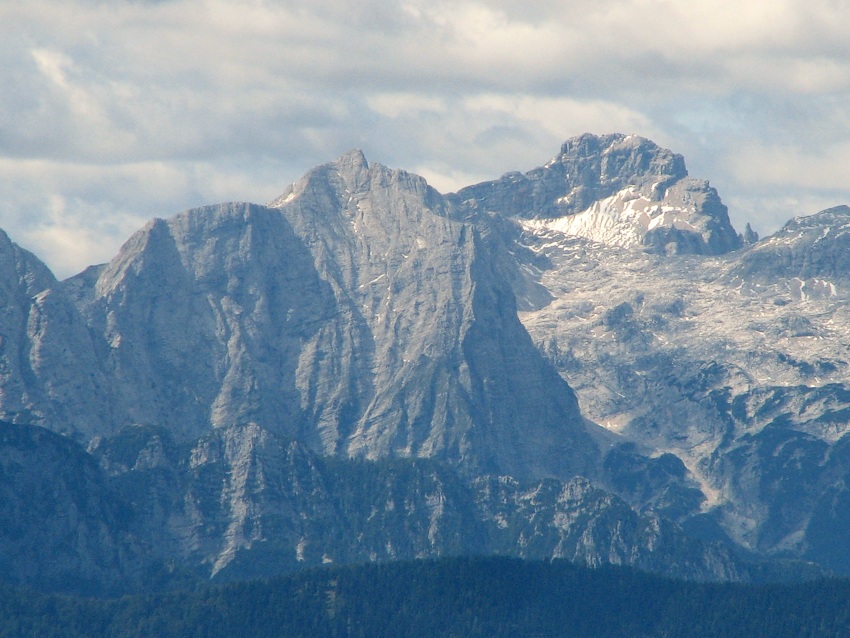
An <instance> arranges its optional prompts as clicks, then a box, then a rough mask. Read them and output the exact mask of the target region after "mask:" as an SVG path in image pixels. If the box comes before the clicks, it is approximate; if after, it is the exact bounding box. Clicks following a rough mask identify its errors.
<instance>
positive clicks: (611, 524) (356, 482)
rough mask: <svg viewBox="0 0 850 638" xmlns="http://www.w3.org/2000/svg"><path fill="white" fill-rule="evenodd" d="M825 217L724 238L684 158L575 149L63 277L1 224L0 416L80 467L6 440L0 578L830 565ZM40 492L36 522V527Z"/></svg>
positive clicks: (839, 562) (831, 340) (837, 495)
mask: <svg viewBox="0 0 850 638" xmlns="http://www.w3.org/2000/svg"><path fill="white" fill-rule="evenodd" d="M847 221H850V209H847V207H838V208H835V209H831V210H829V211H824V212H823V213H820V214H818V215H815V216H812V217H809V218H797V219H795V220H794V221H792V222H789V224H788V225H786V226H785V227H784V228H783V229H782V230H780V231H779V233H777V234H776V235H774V236H772V237H768V238H766V239H763V240H762V241H759V242H757V243H754V244H753V243H752V242H754V241H755V240H756V239H757V235H755V233H753V232H752V231H751V229H750V231H748V232H747V233H746V237H742V236H739V235H738V233H737V232H735V230H734V229H733V228H732V226H731V224H730V222H729V217H728V214H727V211H726V207H725V206H724V205H723V204H722V203H721V201H720V199H719V197H718V195H717V192H716V191H715V190H714V189H713V188H712V187H710V186H709V184H708V182H705V181H703V180H697V179H693V178H690V177H688V175H687V171H686V169H685V164H684V160H683V158H682V157H681V156H680V155H676V154H674V153H672V152H670V151H667V150H665V149H661V148H659V147H658V146H656V145H655V144H653V143H652V142H650V141H648V140H645V139H642V138H639V137H636V136H623V135H609V136H603V137H596V136H592V135H584V136H581V137H579V138H575V139H572V140H568V141H567V142H565V143H564V145H563V146H562V148H561V151H560V153H559V154H558V155H557V156H556V157H555V158H554V159H552V160H551V161H550V162H548V163H547V164H546V165H544V166H543V167H541V168H537V169H534V170H532V171H529V172H527V173H524V174H521V173H509V174H507V175H505V176H503V177H502V178H500V179H498V180H495V181H492V182H485V183H483V184H478V185H475V186H470V187H468V188H465V189H463V190H461V191H459V192H458V193H455V194H450V195H442V194H440V193H438V192H437V191H435V190H434V189H433V188H431V187H429V186H428V185H427V183H426V182H425V180H423V179H422V178H420V177H417V176H415V175H411V174H409V173H406V172H404V171H398V170H392V169H388V168H386V167H384V166H381V165H380V164H375V163H373V164H369V163H368V162H367V161H366V159H365V158H364V157H363V154H362V153H360V152H359V151H352V152H349V153H347V154H345V155H344V156H342V157H341V158H339V159H338V160H337V161H335V162H331V163H328V164H325V165H323V166H319V167H317V168H315V169H313V170H311V171H310V172H308V173H307V174H306V175H305V176H304V177H303V178H302V179H301V180H299V181H298V182H296V183H295V184H293V185H291V186H290V187H289V188H287V189H286V190H285V191H284V192H283V194H282V195H281V196H280V197H279V198H277V199H276V200H274V201H273V202H271V203H269V204H268V205H267V206H260V205H256V204H247V203H231V204H221V205H217V206H210V207H206V208H200V209H195V210H191V211H186V212H183V213H180V214H178V215H176V216H174V217H171V218H169V219H166V220H163V219H155V220H152V221H151V222H150V223H149V224H147V225H146V226H145V227H144V228H143V229H141V230H139V231H138V232H137V233H136V234H134V235H133V236H132V237H131V238H130V239H129V240H128V241H127V243H126V244H125V245H124V246H123V247H122V249H121V251H120V252H119V254H118V255H117V256H116V257H115V258H114V259H113V260H112V261H111V262H110V263H108V264H103V265H99V266H92V267H91V268H89V269H87V270H86V271H84V272H83V273H80V274H79V275H77V276H75V277H72V278H70V279H68V280H66V281H63V282H58V281H56V279H55V278H54V277H53V276H52V275H51V273H50V272H49V270H48V269H47V268H46V267H45V266H44V265H43V264H41V262H39V261H38V259H37V258H36V257H34V256H32V255H31V254H29V253H27V252H26V251H23V250H21V249H20V248H19V247H17V246H16V245H15V244H13V243H12V242H11V241H10V240H9V239H8V238H7V237H6V236H5V235H2V236H0V271H2V275H3V284H2V285H0V301H2V304H3V305H2V309H3V312H2V315H0V417H2V418H3V419H6V420H7V421H10V422H15V423H18V424H27V425H30V426H43V427H46V428H48V429H50V430H53V431H54V432H56V433H60V434H64V435H66V437H68V438H70V439H73V440H74V441H76V443H78V444H79V445H81V446H84V447H85V448H86V449H87V450H88V453H86V452H85V451H83V448H78V447H73V446H72V447H67V448H62V446H61V445H59V443H58V442H59V441H62V440H63V439H59V438H57V437H50V436H47V435H46V433H43V431H42V430H39V429H36V428H29V429H28V428H23V429H17V430H12V429H10V430H9V432H13V431H14V432H17V433H18V434H16V435H15V436H17V437H18V439H16V440H18V441H20V440H27V441H29V442H28V443H26V445H24V444H22V443H14V442H13V441H11V439H10V441H8V442H6V443H4V445H6V447H4V448H2V449H0V462H6V463H8V464H10V465H8V467H13V466H14V467H18V466H20V465H21V464H24V465H28V467H29V470H28V472H29V473H21V472H11V471H10V472H7V473H4V474H2V476H0V479H2V482H3V489H4V490H6V493H7V494H8V495H10V496H9V498H10V499H11V500H10V501H9V502H10V503H13V504H14V505H10V506H9V507H8V508H6V510H4V512H5V513H4V514H3V515H2V517H0V526H4V525H5V526H7V527H8V528H9V529H12V528H13V527H14V529H19V530H20V534H22V535H23V536H20V535H19V536H16V537H15V538H12V537H11V536H9V535H7V536H6V537H2V538H5V540H2V538H0V540H2V543H3V545H2V547H0V556H3V557H4V558H3V560H6V561H7V562H6V563H5V565H6V567H4V568H3V573H5V574H7V578H13V579H17V580H19V581H22V582H31V583H32V584H36V585H39V586H54V585H55V583H56V582H60V581H61V578H62V576H60V575H59V574H60V571H56V574H57V575H55V576H54V575H52V574H53V572H51V571H50V570H48V571H47V572H44V573H49V574H51V575H50V576H44V577H43V578H41V579H39V578H40V577H39V578H37V577H36V576H35V574H36V572H37V571H38V570H39V569H41V568H40V567H38V568H36V567H33V566H37V565H40V563H39V562H38V561H37V560H35V558H33V557H34V556H35V552H36V551H42V552H43V554H44V555H46V556H49V555H52V554H53V553H56V555H62V556H67V559H63V561H64V562H62V564H63V565H78V567H79V570H80V574H81V578H85V579H89V581H90V582H93V583H97V582H100V583H101V584H102V586H103V588H104V589H109V588H113V589H114V583H115V582H119V581H123V582H125V583H128V584H129V585H130V586H136V584H137V585H138V586H139V587H141V586H143V585H144V581H145V579H148V580H150V579H151V578H152V576H149V575H150V574H154V573H156V574H159V575H160V576H158V578H159V577H161V578H167V577H166V576H165V575H164V574H167V573H169V572H170V573H172V574H174V575H178V574H180V575H181V576H180V577H183V575H185V574H195V575H198V576H201V577H204V578H208V577H211V576H215V577H218V578H241V577H249V576H255V575H270V574H274V573H277V572H282V571H289V570H292V569H297V568H299V567H301V566H304V565H310V564H321V563H323V562H356V561H362V560H385V559H396V558H415V557H425V556H440V555H451V554H468V553H506V554H513V555H518V556H527V557H534V558H546V557H550V558H551V557H565V558H569V559H570V560H574V561H577V562H581V563H586V564H592V565H597V564H603V563H606V562H612V563H622V564H630V565H637V566H641V567H644V568H647V569H652V570H656V571H661V572H664V573H668V574H676V575H680V576H686V577H694V578H700V579H713V578H717V579H745V578H749V577H751V576H752V575H753V574H754V573H755V571H754V568H753V567H752V565H751V564H749V563H746V562H745V561H744V560H742V557H746V560H748V561H749V560H752V559H754V558H757V559H760V560H761V559H773V558H782V559H807V560H815V561H817V562H819V563H820V564H821V565H822V566H824V567H826V568H831V569H838V570H841V571H850V561H848V560H847V559H846V558H845V557H846V556H848V555H850V554H848V553H847V552H846V551H844V550H845V549H850V534H846V533H845V532H844V531H843V530H844V529H846V524H847V523H848V522H850V494H848V492H847V489H846V487H845V483H846V482H847V480H846V479H847V465H848V463H850V457H848V456H847V455H846V454H845V453H844V448H845V447H847V445H846V442H845V441H844V435H845V433H846V432H847V429H848V420H850V418H849V417H850V391H848V390H850V388H848V386H847V378H848V368H850V366H848V360H849V359H848V353H847V350H848V345H847V343H848V341H847V335H848V333H850V316H848V313H847V303H846V300H847V278H846V275H845V274H844V273H846V271H847V269H846V267H845V266H846V264H845V261H846V259H847V257H846V255H847V250H846V247H845V246H844V243H846V242H845V237H846V236H850V235H845V234H844V230H843V229H844V225H845V224H846V222H847ZM744 239H746V242H745V241H744ZM6 427H9V428H11V427H12V426H6ZM27 432H30V433H29V434H27ZM21 437H23V438H21ZM67 443H68V445H71V443H70V441H68V442H67ZM51 446H52V447H51ZM51 449H56V450H58V449H62V450H64V452H62V453H61V454H60V453H59V452H50V451H49V450H51ZM57 454H60V456H61V459H62V460H61V462H59V461H57V460H56V459H57V458H59V457H57ZM63 455H64V456H63ZM47 456H49V457H50V458H51V459H53V460H52V461H48V460H47V458H46V457H47ZM4 459H6V460H5V461H4ZM65 466H73V467H75V468H77V469H75V470H73V471H71V473H70V474H62V472H63V471H64V470H61V468H62V467H65ZM0 467H6V466H0ZM86 468H87V469H86ZM68 471H70V470H68ZM74 472H76V474H75V473H74ZM74 476H77V477H80V478H79V480H76V479H73V477H74ZM53 480H55V481H57V486H64V487H61V489H60V488H59V487H57V490H58V492H57V499H58V500H56V502H55V503H54V505H53V510H51V511H52V512H55V514H54V516H58V518H59V523H58V524H57V525H55V526H43V527H42V528H41V529H38V530H37V533H35V530H33V531H32V533H31V532H29V531H27V530H31V528H33V526H37V525H38V517H37V516H35V517H33V516H26V517H23V518H22V515H21V514H20V512H23V511H24V510H25V509H26V505H27V502H28V501H27V499H28V498H29V496H28V493H29V492H28V490H29V488H28V487H27V486H29V485H34V484H36V483H38V481H41V483H39V485H41V484H50V482H51V481H53ZM34 482H35V483H34ZM38 489H45V488H43V487H39V488H38ZM63 490H67V491H69V495H68V496H61V497H60V496H59V495H61V494H63V493H64V492H63ZM75 490H76V491H75ZM12 495H15V496H14V497H13V496H12ZM98 495H102V496H98ZM16 499H17V500H16ZM75 499H76V500H75ZM80 499H83V501H85V502H90V501H91V499H94V501H95V502H96V503H97V504H98V505H97V506H91V507H89V506H87V507H86V508H84V509H85V515H84V516H83V514H82V513H81V512H82V510H80V506H79V504H78V503H79V502H80ZM75 503H77V504H75ZM66 511H68V512H76V513H75V514H73V515H72V514H68V516H69V517H71V518H69V519H67V520H73V521H76V520H77V519H76V518H73V517H74V516H83V518H84V519H85V521H86V522H85V525H84V526H83V528H82V530H83V531H81V532H80V533H81V534H82V536H80V537H79V541H77V542H75V543H71V544H70V545H69V544H67V533H68V532H67V530H65V528H64V527H62V524H63V523H62V521H65V520H66V519H65V518H63V516H64V514H61V512H66ZM116 512H118V513H116ZM121 512H123V514H121ZM15 526H16V527H15ZM51 530H53V531H51ZM63 530H64V531H63ZM86 530H88V531H86ZM87 534H88V536H87ZM22 537H28V538H31V539H37V542H36V541H28V543H29V544H21V542H20V540H19V539H20V538H22ZM16 538H17V539H18V540H15V539H16ZM63 539H64V540H63ZM16 543H17V544H16ZM74 561H76V563H75V562H74ZM93 561H94V562H93ZM98 561H99V562H98ZM0 564H4V563H2V561H0ZM28 565H29V567H27V566H28ZM787 565H788V564H786V563H783V566H781V567H778V568H776V570H775V571H776V572H777V573H791V572H794V573H798V574H799V573H800V570H801V569H803V568H802V567H801V566H800V565H797V566H787ZM110 566H111V567H110ZM57 569H58V568H57ZM63 569H64V568H63ZM789 570H790V571H789ZM54 571H55V570H54ZM66 571H67V570H66ZM762 571H764V570H762ZM61 573H65V572H61ZM142 574H148V576H140V575H142ZM175 577H176V576H175ZM57 579H58V580H57ZM89 581H87V582H89ZM157 582H159V581H157ZM51 583H53V584H51Z"/></svg>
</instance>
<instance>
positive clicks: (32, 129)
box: [0, 0, 850, 277]
mask: <svg viewBox="0 0 850 638" xmlns="http://www.w3.org/2000/svg"><path fill="white" fill-rule="evenodd" d="M848 25H850V0H744V1H741V0H688V1H685V0H570V1H566V0H562V1H548V0H531V1H529V0H490V1H487V2H484V1H475V0H472V1H465V0H454V1H452V2H444V1H443V0H428V1H427V2H426V1H424V0H359V1H358V2H353V1H351V0H309V1H308V0H301V1H289V0H240V1H238V2H237V1H231V0H147V1H146V0H102V1H98V0H27V1H23V0H20V1H19V0H0V36H2V37H0V228H3V229H4V230H5V231H6V232H7V233H8V234H9V235H10V236H11V237H12V239H13V240H14V241H16V242H18V243H19V244H21V245H23V246H24V247H26V248H29V249H30V250H33V251H34V252H36V253H37V254H38V255H39V256H40V257H41V258H42V259H44V260H45V261H46V262H47V263H48V265H50V266H51V267H52V268H53V269H54V271H55V272H56V274H57V275H58V276H60V277H65V276H69V275H71V274H73V273H75V272H77V271H79V270H81V269H82V268H83V267H85V266H86V265H88V264H90V263H96V262H101V261H106V260H108V259H109V258H111V257H112V256H113V255H114V254H115V252H116V251H117V249H118V248H119V246H120V244H121V243H122V242H123V240H125V239H126V238H127V237H128V236H129V234H130V233H132V232H133V231H134V230H136V229H137V228H138V227H140V226H141V225H142V224H143V223H144V222H145V221H146V220H148V219H149V218H151V217H154V216H159V217H167V216H170V215H172V214H174V213H176V212H179V211H180V210H183V209H186V208H190V207H193V206H199V205H203V204H211V203H217V202H220V201H233V200H238V201H253V202H257V203H264V202H266V201H269V200H271V199H272V198H274V197H275V196H276V195H278V194H279V193H280V192H281V191H283V190H284V188H285V187H286V186H287V185H288V184H289V183H290V182H292V181H293V180H295V179H297V178H298V177H299V176H300V175H301V174H303V173H304V172H306V171H307V170H308V169H309V168H311V167H312V166H315V165H317V164H320V163H323V162H326V161H329V160H332V159H334V158H336V157H337V156H338V155H340V154H341V153H343V152H344V151H346V150H348V149H350V148H353V147H358V148H362V149H363V150H364V151H365V153H366V156H367V158H369V160H370V161H379V162H381V163H383V164H387V165H389V166H392V167H396V168H404V169H407V170H410V171H413V172H417V173H420V174H422V175H424V176H425V177H426V178H427V179H428V180H429V182H430V183H431V184H432V185H434V186H435V187H436V188H438V189H439V190H441V191H443V192H448V191H452V190H456V189H457V188H459V187H461V186H464V185H467V184H470V183H474V182H476V181H481V180H484V179H492V178H495V177H498V176H499V175H501V174H502V173H504V172H506V171H508V170H523V171H525V170H529V169H531V168H533V167H535V166H538V165H541V164H543V163H545V162H546V161H547V160H548V159H549V158H551V157H552V156H553V155H555V154H556V153H557V151H558V148H559V145H560V143H561V142H562V141H563V140H565V139H567V138H568V137H571V136H574V135H578V134H581V133H583V132H593V133H600V134H601V133H610V132H623V133H637V134H640V135H643V136H646V137H649V138H651V139H653V140H654V141H656V142H657V143H659V144H661V145H662V146H665V147H667V148H671V149H673V150H674V151H676V152H679V153H682V154H683V155H685V158H686V161H687V164H688V167H689V169H690V173H691V174H692V175H694V176H697V177H703V178H706V179H709V180H710V181H711V183H712V184H713V185H714V186H715V187H716V188H717V189H718V190H719V192H720V195H721V197H722V198H723V200H724V201H725V202H726V204H727V205H728V206H729V209H730V214H731V216H732V219H733V223H735V224H736V226H738V227H739V229H741V228H742V227H743V224H744V223H745V222H747V221H750V222H752V225H753V226H754V227H755V228H756V230H758V231H760V232H761V233H762V235H764V234H766V233H768V232H772V231H773V230H775V229H776V228H778V227H779V226H780V225H781V224H782V223H783V222H784V221H785V220H787V219H788V218H790V217H792V216H794V215H799V214H809V213H813V212H816V211H817V210H820V209H822V208H825V207H827V206H831V205H835V204H839V203H850V36H848V31H847V29H848Z"/></svg>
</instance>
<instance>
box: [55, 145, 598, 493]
mask: <svg viewBox="0 0 850 638" xmlns="http://www.w3.org/2000/svg"><path fill="white" fill-rule="evenodd" d="M448 213H449V209H448V207H447V205H446V203H445V201H444V200H443V198H442V197H441V196H440V195H439V194H438V193H436V191H434V190H433V189H431V188H429V187H428V186H427V184H426V183H425V181H424V180H423V179H422V178H419V177H416V176H412V175H409V174H408V173H405V172H403V171H392V170H390V169H387V168H385V167H383V166H380V165H377V164H376V165H373V166H371V167H370V166H369V165H368V164H367V163H366V160H365V158H364V157H363V156H362V154H361V153H359V152H352V153H350V154H347V155H345V156H343V157H342V158H341V159H340V160H339V161H337V162H335V163H332V164H328V165H325V166H322V167H319V168H318V169H316V170H314V171H312V172H311V173H309V174H308V175H307V176H305V177H304V178H303V179H302V180H301V181H300V182H298V183H296V184H295V185H293V187H292V188H291V189H290V190H288V191H287V192H286V193H284V195H283V196H282V197H281V198H280V199H278V200H277V201H276V202H274V203H273V204H272V205H271V207H268V208H267V207H262V206H256V205H252V204H226V205H221V206H217V207H208V208H204V209H197V210H192V211H188V212H186V213H182V214H180V215H177V216H176V217H174V218H172V219H170V220H167V221H166V220H154V221H152V222H151V223H149V224H148V225H147V226H146V227H145V228H144V229H142V230H141V231H139V232H138V233H136V235H134V236H133V237H132V238H131V239H130V240H129V241H128V242H127V244H125V246H124V247H123V248H122V250H121V252H120V254H119V255H118V256H117V257H116V258H115V259H114V260H113V261H112V262H110V263H109V264H107V265H106V266H104V267H102V268H99V269H97V271H87V272H86V273H83V274H82V275H80V276H78V277H76V278H73V279H71V280H69V281H68V282H64V283H63V284H62V286H61V290H62V291H63V292H64V293H65V294H66V295H68V296H70V297H72V298H73V299H74V300H75V302H76V303H77V305H78V307H79V309H80V313H81V314H82V316H83V317H84V320H85V322H86V324H87V325H88V327H89V329H90V331H91V333H92V334H93V335H95V337H94V338H95V341H96V343H95V344H94V351H95V353H96V354H97V356H98V365H99V368H98V365H95V370H98V371H100V372H101V373H102V374H105V375H106V376H107V377H108V379H109V386H108V391H107V392H106V393H105V394H106V395H107V397H108V398H107V400H106V403H107V404H108V405H109V409H110V414H111V415H112V419H111V421H110V422H109V423H106V424H103V425H101V426H100V432H101V433H104V434H108V433H110V432H112V431H115V430H116V428H120V427H123V426H125V425H129V424H142V425H158V426H162V427H166V428H168V429H169V430H170V431H171V432H173V433H174V434H175V436H177V437H178V438H181V439H184V440H192V439H194V438H197V437H198V436H200V435H202V434H203V433H205V432H207V431H208V430H209V428H210V427H214V428H220V427H227V426H230V425H233V424H246V423H257V424H260V425H261V426H262V427H263V428H265V429H268V430H269V431H271V432H274V433H276V434H280V435H284V436H287V437H291V438H294V439H297V440H299V441H302V442H304V443H305V444H306V445H308V446H309V447H310V448H311V449H313V450H315V451H318V452H321V453H324V454H340V455H344V456H362V457H365V458H371V459H374V458H380V457H386V456H402V457H407V456H414V457H426V458H437V459H443V460H448V461H452V462H455V463H459V464H462V466H463V467H464V468H465V469H466V470H467V471H469V472H470V473H477V472H485V471H486V472H503V473H507V474H511V475H514V476H518V477H542V476H558V477H569V476H573V475H576V474H585V475H592V474H593V472H594V471H595V463H596V460H597V458H598V452H597V449H596V443H595V439H594V437H593V436H592V434H591V433H590V432H589V431H588V430H589V429H593V428H592V427H591V426H588V425H587V424H586V422H585V421H584V420H583V419H582V418H581V416H580V414H579V411H578V406H577V403H576V400H575V396H574V395H573V393H572V391H571V390H570V388H569V386H567V384H566V383H565V382H564V381H563V380H562V379H561V378H560V377H559V376H558V375H557V373H556V372H555V371H554V369H553V368H552V367H551V366H550V365H549V364H548V362H546V361H545V359H544V358H543V357H542V356H541V355H540V353H539V352H538V351H537V349H536V348H535V347H534V345H533V343H532V341H531V339H530V338H529V336H528V334H527V333H526V331H525V329H524V328H523V326H522V324H521V323H520V322H519V320H518V319H517V315H516V302H515V298H514V294H513V291H512V289H511V287H510V286H509V285H508V284H507V283H506V282H505V281H503V278H502V274H503V272H504V271H505V269H506V268H510V266H506V265H505V263H507V262H506V260H507V259H509V255H508V254H507V253H506V252H500V250H503V248H504V247H503V245H502V244H501V243H499V242H498V241H491V239H490V238H491V237H497V236H496V235H495V234H494V233H493V232H492V231H491V230H490V229H488V228H487V227H486V226H484V225H476V224H473V223H468V222H462V221H458V220H455V219H453V218H451V217H450V216H449V214H448ZM513 268H514V269H515V266H514V267H513ZM90 433H91V431H90V430H87V431H85V432H84V434H90Z"/></svg>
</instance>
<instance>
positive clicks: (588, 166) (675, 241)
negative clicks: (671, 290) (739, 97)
mask: <svg viewBox="0 0 850 638" xmlns="http://www.w3.org/2000/svg"><path fill="white" fill-rule="evenodd" d="M452 199H453V202H454V203H455V205H456V206H458V207H461V208H466V209H469V210H472V211H486V212H493V213H498V214H501V215H505V216H508V217H512V218H515V219H518V220H519V221H520V222H521V223H522V224H523V226H524V228H525V229H526V230H528V231H530V232H532V233H540V232H544V233H551V234H552V236H553V238H556V237H557V236H559V235H560V236H566V237H576V236H577V237H585V238H587V239H591V240H593V241H596V242H600V243H603V244H606V245H610V246H622V247H641V248H643V249H644V250H646V251H648V252H652V253H657V254H662V255H663V254H683V253H689V254H694V253H696V254H720V253H725V252H729V251H731V250H735V249H737V248H739V247H740V246H741V241H742V240H741V239H740V238H739V237H738V234H737V233H736V232H735V229H734V228H732V225H731V223H730V221H729V215H728V211H727V210H726V207H725V206H724V205H723V204H722V203H721V201H720V198H719V196H718V195H717V191H716V190H715V189H714V188H712V187H711V186H709V184H708V182H707V181H705V180H699V179H693V178H689V177H688V171H687V169H686V168H685V161H684V159H683V158H682V156H681V155H678V154H676V153H673V152H671V151H669V150H667V149H663V148H660V147H659V146H658V145H656V144H655V143H654V142H651V141H650V140H647V139H645V138H642V137H639V136H637V135H622V134H614V135H605V136H596V135H590V134H585V135H582V136H579V137H575V138H572V139H570V140H567V141H566V142H564V144H563V145H562V147H561V152H560V153H559V154H558V155H557V156H555V157H554V158H553V159H551V160H550V161H549V162H547V163H546V164H545V165H544V166H541V167H539V168H535V169H533V170H531V171H529V172H528V173H525V174H523V173H508V174H507V175H504V176H503V177H501V178H500V179H498V180H494V181H491V182H484V183H481V184H477V185H475V186H470V187H468V188H464V189H462V190H461V191H458V193H457V194H455V195H453V196H452ZM526 222H527V223H526Z"/></svg>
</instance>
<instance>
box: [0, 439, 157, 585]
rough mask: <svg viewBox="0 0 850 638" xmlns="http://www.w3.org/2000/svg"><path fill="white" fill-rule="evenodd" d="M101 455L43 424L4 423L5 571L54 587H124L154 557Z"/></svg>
mask: <svg viewBox="0 0 850 638" xmlns="http://www.w3.org/2000/svg"><path fill="white" fill-rule="evenodd" d="M131 515H132V513H131V511H130V510H129V508H128V507H127V506H126V504H125V503H122V502H121V501H120V500H119V499H118V498H116V495H115V493H114V492H113V490H112V489H111V487H110V485H109V482H108V480H107V478H106V476H105V475H104V474H103V472H102V471H101V469H100V467H98V464H97V461H96V460H95V459H94V458H92V457H91V456H89V455H88V454H86V453H85V451H84V450H82V449H81V448H80V447H79V446H78V445H76V444H75V443H73V442H72V441H69V440H68V439H66V438H64V437H62V436H59V435H57V434H54V433H53V432H49V431H47V430H44V429H42V428H37V427H31V426H25V425H17V424H11V423H0V521H2V525H0V573H2V579H3V581H5V582H17V583H24V584H27V585H29V586H32V587H38V588H43V589H49V590H58V591H73V592H85V593H107V592H109V593H118V592H122V591H129V590H133V589H136V588H138V587H140V586H142V585H143V579H144V578H145V577H150V576H151V575H152V574H153V573H154V572H153V569H152V568H153V566H154V561H153V560H151V559H150V557H149V556H146V555H145V554H146V551H145V550H146V549H147V548H145V547H144V546H143V544H141V543H139V541H138V539H137V538H135V537H134V536H133V535H132V534H131V533H130V531H129V530H130V525H131V521H130V517H131Z"/></svg>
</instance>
